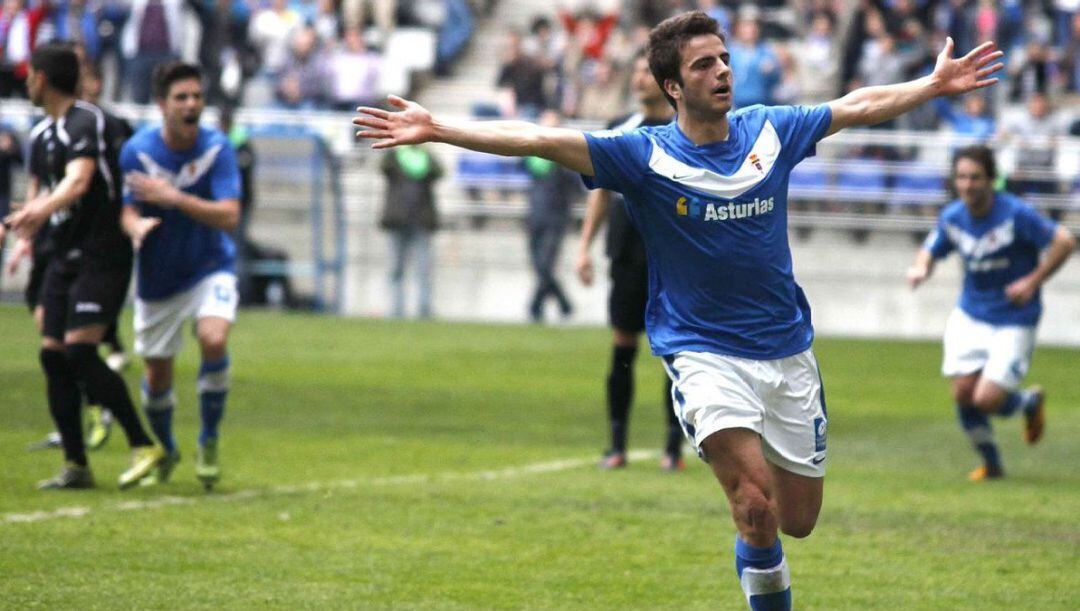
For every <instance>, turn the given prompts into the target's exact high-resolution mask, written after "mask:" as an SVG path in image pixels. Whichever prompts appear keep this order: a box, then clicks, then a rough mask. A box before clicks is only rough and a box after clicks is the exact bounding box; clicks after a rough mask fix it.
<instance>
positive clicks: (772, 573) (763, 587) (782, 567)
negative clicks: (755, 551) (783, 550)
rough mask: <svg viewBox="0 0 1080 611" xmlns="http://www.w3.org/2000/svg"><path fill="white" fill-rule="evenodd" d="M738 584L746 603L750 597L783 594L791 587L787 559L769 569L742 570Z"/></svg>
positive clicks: (747, 568) (749, 568) (751, 568)
mask: <svg viewBox="0 0 1080 611" xmlns="http://www.w3.org/2000/svg"><path fill="white" fill-rule="evenodd" d="M739 582H740V583H741V584H742V589H743V593H745V594H746V600H747V601H749V600H750V597H751V596H758V595H760V594H772V593H774V592H783V591H784V590H786V589H788V588H790V587H791V571H790V570H788V565H787V558H785V559H783V560H781V561H780V564H778V565H776V566H774V567H772V568H771V569H755V568H753V567H749V566H748V567H746V568H745V569H743V572H742V577H740V578H739Z"/></svg>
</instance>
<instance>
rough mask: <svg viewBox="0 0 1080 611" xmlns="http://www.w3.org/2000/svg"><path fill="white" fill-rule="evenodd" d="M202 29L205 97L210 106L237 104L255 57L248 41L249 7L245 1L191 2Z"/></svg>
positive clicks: (253, 66)
mask: <svg viewBox="0 0 1080 611" xmlns="http://www.w3.org/2000/svg"><path fill="white" fill-rule="evenodd" d="M191 6H192V7H193V8H194V9H195V11H196V14H197V15H198V17H199V24H200V25H201V26H202V37H201V44H200V45H199V63H200V64H202V66H203V68H204V69H205V71H206V81H207V89H206V98H207V103H208V104H212V105H228V106H232V105H235V104H238V103H239V102H240V101H241V100H242V99H243V97H244V81H245V79H246V78H247V77H249V76H251V75H253V74H254V73H255V71H256V69H257V66H258V58H257V55H256V52H255V49H253V48H252V47H251V46H250V44H249V42H248V29H249V27H250V23H251V16H252V13H251V7H250V5H249V4H248V2H247V0H195V1H193V2H191Z"/></svg>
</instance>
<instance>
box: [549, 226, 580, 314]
mask: <svg viewBox="0 0 1080 611" xmlns="http://www.w3.org/2000/svg"><path fill="white" fill-rule="evenodd" d="M565 235H566V228H565V227H564V226H562V225H557V226H553V227H549V228H548V230H547V235H546V236H545V239H544V259H545V265H544V267H545V269H546V271H547V274H546V276H547V283H548V292H549V293H550V294H551V295H552V296H553V297H554V298H555V301H556V302H558V304H559V312H560V313H561V314H562V315H563V317H564V318H565V317H567V316H569V315H570V313H571V312H573V310H574V307H573V306H572V305H571V304H570V300H569V299H568V298H567V297H566V293H565V292H564V291H563V288H562V285H561V284H559V280H558V278H556V277H555V266H556V265H557V264H558V262H559V251H560V250H561V249H562V243H563V236H565Z"/></svg>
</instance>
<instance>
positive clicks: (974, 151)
mask: <svg viewBox="0 0 1080 611" xmlns="http://www.w3.org/2000/svg"><path fill="white" fill-rule="evenodd" d="M961 159H970V160H971V161H974V162H975V163H977V164H979V165H981V166H982V168H983V170H985V171H986V176H987V177H989V178H990V180H994V179H995V178H997V162H996V161H995V160H994V151H993V150H992V149H991V148H990V147H988V146H986V145H983V144H973V145H971V146H966V147H964V148H962V149H960V150H959V151H956V154H955V155H954V156H953V162H952V171H953V174H954V175H955V174H956V164H957V163H959V162H960V160H961Z"/></svg>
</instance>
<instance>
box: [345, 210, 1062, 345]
mask: <svg viewBox="0 0 1080 611" xmlns="http://www.w3.org/2000/svg"><path fill="white" fill-rule="evenodd" d="M359 226H360V227H364V228H363V229H360V230H359V231H354V232H352V233H351V235H350V245H349V250H350V257H349V265H348V269H347V273H346V286H345V289H346V290H345V296H346V298H345V310H346V313H347V314H352V315H363V316H381V315H383V313H384V312H386V310H387V303H388V301H387V288H386V287H387V280H386V276H387V271H386V269H387V268H386V260H387V254H388V250H387V248H388V247H387V244H386V240H385V237H384V236H383V234H382V233H381V232H379V231H378V229H375V228H373V227H372V226H371V225H370V224H368V223H361V224H359ZM353 227H354V228H357V229H359V227H358V226H357V225H353ZM577 239H578V234H577V233H573V232H571V233H568V234H567V240H566V242H565V243H564V247H563V254H562V257H561V260H560V264H559V273H558V275H559V277H560V279H561V280H562V282H563V285H564V287H565V289H566V290H567V292H568V294H569V295H570V298H571V300H572V301H573V303H574V305H575V308H576V310H575V312H574V315H573V316H572V317H571V318H570V320H569V321H568V322H569V323H570V324H594V325H603V324H606V318H607V314H606V299H607V278H606V269H607V267H606V266H607V261H606V259H605V258H604V257H603V255H602V251H601V247H602V240H597V243H596V244H595V245H594V246H595V247H594V260H595V261H596V263H597V265H598V272H599V274H598V275H599V282H598V283H597V284H594V286H592V287H584V286H582V285H581V283H579V282H578V281H577V279H576V277H575V276H574V274H573V260H572V259H573V254H574V252H575V251H576V243H577ZM792 250H793V256H794V260H795V273H796V279H797V280H798V281H799V283H800V284H801V285H802V287H803V288H804V289H805V291H806V293H807V296H808V297H809V299H810V304H811V306H812V308H813V318H814V326H815V328H816V329H817V332H818V335H822V336H827V335H833V336H865V337H892V338H940V337H941V333H942V330H943V329H944V325H945V318H946V316H947V315H948V313H949V311H950V309H951V308H952V307H953V305H954V303H955V301H956V297H957V295H958V293H959V289H960V271H961V270H960V265H959V263H958V262H957V261H958V260H957V259H956V258H955V256H954V257H953V258H951V259H948V260H946V261H944V262H943V263H942V264H940V265H939V266H938V269H937V273H936V274H935V276H934V277H933V278H932V279H931V280H930V282H929V283H928V284H926V285H924V286H923V287H922V288H920V289H919V290H918V291H915V292H912V291H910V290H908V288H907V286H906V285H905V283H904V272H905V270H906V269H907V266H908V265H909V264H910V263H911V261H912V260H913V258H914V254H915V250H916V243H915V241H914V239H913V238H912V237H911V236H910V235H909V234H907V233H888V232H877V233H874V234H871V235H870V237H869V239H868V240H867V241H866V242H865V243H862V244H858V243H856V242H855V241H854V240H853V239H852V238H851V237H850V235H849V234H848V233H847V232H845V231H834V230H827V229H819V230H815V231H814V232H813V233H812V234H811V235H810V237H809V238H808V239H804V240H798V239H793V240H792ZM435 259H436V261H437V266H436V275H435V312H436V316H437V317H439V318H442V319H448V320H474V321H494V322H508V323H516V322H524V321H526V320H527V317H526V308H527V304H528V302H529V298H530V296H531V291H532V289H533V286H534V280H533V277H532V273H531V271H530V269H529V267H528V259H527V251H526V246H525V233H524V230H522V231H520V232H518V231H514V230H513V228H512V227H507V226H506V225H503V226H501V227H489V228H488V229H485V230H480V231H475V230H467V229H454V230H449V231H444V232H442V233H440V234H438V235H437V238H436V249H435ZM406 282H407V283H409V285H408V288H409V290H410V291H412V290H413V287H412V286H411V282H410V280H409V279H408V278H407V280H406ZM409 297H410V301H409V304H410V306H409V307H410V308H414V307H415V305H414V304H415V301H413V300H412V294H411V293H410V294H409ZM1043 301H1044V306H1045V313H1044V315H1043V321H1042V324H1041V327H1040V334H1039V336H1040V340H1041V342H1042V343H1045V344H1061V345H1072V346H1080V259H1076V260H1071V261H1070V262H1069V263H1067V264H1066V266H1065V267H1064V268H1063V269H1062V270H1061V271H1060V272H1059V273H1058V275H1057V276H1055V277H1054V278H1053V279H1052V280H1051V282H1050V284H1049V286H1048V287H1047V289H1046V290H1045V291H1044V295H1043ZM548 318H549V320H556V319H558V316H557V313H556V311H555V308H554V306H553V305H550V306H549V310H548Z"/></svg>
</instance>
